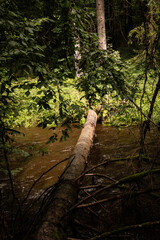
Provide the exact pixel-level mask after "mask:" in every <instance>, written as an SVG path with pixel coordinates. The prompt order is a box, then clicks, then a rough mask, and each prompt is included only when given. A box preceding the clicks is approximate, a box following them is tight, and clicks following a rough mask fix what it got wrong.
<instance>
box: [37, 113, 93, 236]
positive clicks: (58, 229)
mask: <svg viewBox="0 0 160 240" xmlns="http://www.w3.org/2000/svg"><path fill="white" fill-rule="evenodd" d="M96 122H97V114H96V113H95V112H94V111H93V110H89V112H88V116H87V120H86V123H85V125H84V128H83V129H82V132H81V135H80V137H79V139H78V142H77V144H76V146H75V149H74V152H73V154H72V156H71V157H70V160H69V163H68V165H67V167H66V169H65V171H64V172H63V174H62V176H61V177H60V181H59V183H58V186H57V189H56V191H55V193H54V196H53V201H52V204H51V206H50V207H49V209H48V212H47V214H46V216H45V217H44V219H43V220H42V224H41V226H40V228H39V230H38V233H37V236H36V240H54V239H65V235H64V231H63V228H64V227H65V225H66V224H67V221H68V218H67V217H64V216H65V215H66V213H67V212H68V210H69V209H70V208H71V207H72V206H73V205H74V204H75V202H76V199H77V193H78V181H75V179H76V178H78V176H79V175H81V174H82V172H83V171H84V169H85V166H86V162H87V158H88V155H89V152H90V148H91V146H92V143H93V137H94V132H95V127H96Z"/></svg>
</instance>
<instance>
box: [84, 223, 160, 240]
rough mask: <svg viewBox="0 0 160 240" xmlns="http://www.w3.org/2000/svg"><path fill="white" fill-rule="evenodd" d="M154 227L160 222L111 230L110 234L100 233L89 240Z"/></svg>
mask: <svg viewBox="0 0 160 240" xmlns="http://www.w3.org/2000/svg"><path fill="white" fill-rule="evenodd" d="M156 225H160V220H159V221H155V222H144V223H140V224H135V225H130V226H125V227H122V228H118V229H116V230H113V231H111V232H105V233H102V234H101V235H98V236H95V237H93V238H90V239H89V240H97V239H103V238H106V237H109V236H111V235H113V234H118V233H121V232H124V231H126V230H127V231H128V230H132V229H137V228H148V227H152V226H156Z"/></svg>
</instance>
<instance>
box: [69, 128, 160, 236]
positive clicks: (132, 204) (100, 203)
mask: <svg viewBox="0 0 160 240" xmlns="http://www.w3.org/2000/svg"><path fill="white" fill-rule="evenodd" d="M139 139H140V138H139V129H138V128H137V127H129V128H125V127H124V128H122V129H121V130H119V129H117V128H111V127H103V126H101V125H98V126H97V128H96V136H95V140H94V145H93V148H92V150H91V153H90V157H89V159H88V166H87V169H86V174H85V175H83V176H82V177H81V188H80V191H79V195H78V204H77V205H76V206H75V208H73V209H72V211H71V213H72V215H73V221H72V223H69V225H70V226H69V227H68V233H67V234H68V239H72V238H73V239H124V240H126V239H130V240H159V236H160V134H159V132H157V130H156V129H154V128H153V129H152V130H151V131H150V132H149V133H148V135H147V139H146V144H145V152H144V155H143V156H142V159H141V161H139V156H138V155H139V150H140V148H139ZM89 169H92V170H91V171H89Z"/></svg>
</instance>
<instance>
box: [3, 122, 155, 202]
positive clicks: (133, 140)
mask: <svg viewBox="0 0 160 240" xmlns="http://www.w3.org/2000/svg"><path fill="white" fill-rule="evenodd" d="M61 130H62V129H60V128H58V129H57V130H56V133H57V134H58V135H61ZM19 131H21V132H22V133H24V134H25V136H23V135H18V136H17V137H16V147H17V148H20V149H23V150H25V151H27V152H29V153H30V154H32V155H33V156H31V157H29V158H24V157H20V156H17V155H16V156H12V157H11V159H10V164H11V165H13V168H14V169H15V168H19V167H20V168H22V170H21V171H20V172H19V173H18V174H16V175H15V176H14V183H15V186H16V190H17V193H18V195H19V194H20V195H21V196H25V194H26V193H27V191H28V190H29V189H30V187H31V186H32V184H33V183H34V182H35V181H36V180H37V179H38V178H39V177H40V176H41V175H42V174H43V173H45V172H46V171H47V170H48V169H50V168H51V167H52V166H54V165H55V164H57V163H59V162H60V161H62V160H64V159H66V158H68V157H69V156H70V155H71V154H72V152H73V149H74V146H75V145H76V143H77V140H78V138H79V135H80V133H81V129H77V128H74V127H72V131H70V132H69V136H70V137H69V138H67V140H66V141H62V142H60V141H55V142H54V143H50V144H46V142H47V141H48V139H49V137H50V136H52V134H53V131H52V130H49V129H47V128H46V129H42V128H20V129H19ZM156 139H157V133H156V131H154V129H153V130H152V131H151V132H150V134H149V135H148V137H147V142H148V145H147V146H148V148H149V146H150V145H151V147H152V148H156V149H157V148H158V147H159V143H158V142H157V144H154V145H153V142H155V141H157V140H156ZM42 149H47V151H48V153H45V154H44V155H43V154H42V152H41V151H42ZM138 152H139V129H138V127H136V126H132V127H128V128H127V127H123V128H122V129H118V128H115V127H105V126H102V125H99V124H98V125H97V127H96V134H95V137H94V145H93V148H92V151H91V155H90V157H89V161H90V163H91V164H93V165H94V164H97V163H98V162H101V161H103V160H106V159H114V158H121V157H126V156H131V157H132V156H135V155H136V154H137V153H138ZM152 152H153V153H155V154H156V151H154V150H153V151H152ZM66 164H67V161H65V162H63V163H61V164H59V165H58V166H56V167H55V168H54V169H52V170H51V171H49V172H48V173H47V174H44V176H43V177H42V178H41V179H40V181H38V182H37V183H36V185H35V186H34V191H33V192H32V194H31V196H30V198H34V197H36V196H37V195H39V193H41V192H42V191H43V190H45V189H46V188H47V187H49V186H51V185H53V184H54V183H56V182H57V181H58V178H59V177H60V175H61V174H62V172H63V170H64V168H65V166H66ZM113 168H114V167H113ZM111 171H112V169H111ZM120 174H122V172H120ZM4 186H5V185H4ZM2 187H3V183H2Z"/></svg>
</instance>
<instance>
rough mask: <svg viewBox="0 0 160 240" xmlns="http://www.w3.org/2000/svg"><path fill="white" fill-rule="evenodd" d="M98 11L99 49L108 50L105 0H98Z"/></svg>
mask: <svg viewBox="0 0 160 240" xmlns="http://www.w3.org/2000/svg"><path fill="white" fill-rule="evenodd" d="M96 11H97V31H98V43H99V49H102V50H106V49H107V42H106V27H105V7H104V0H96Z"/></svg>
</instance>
